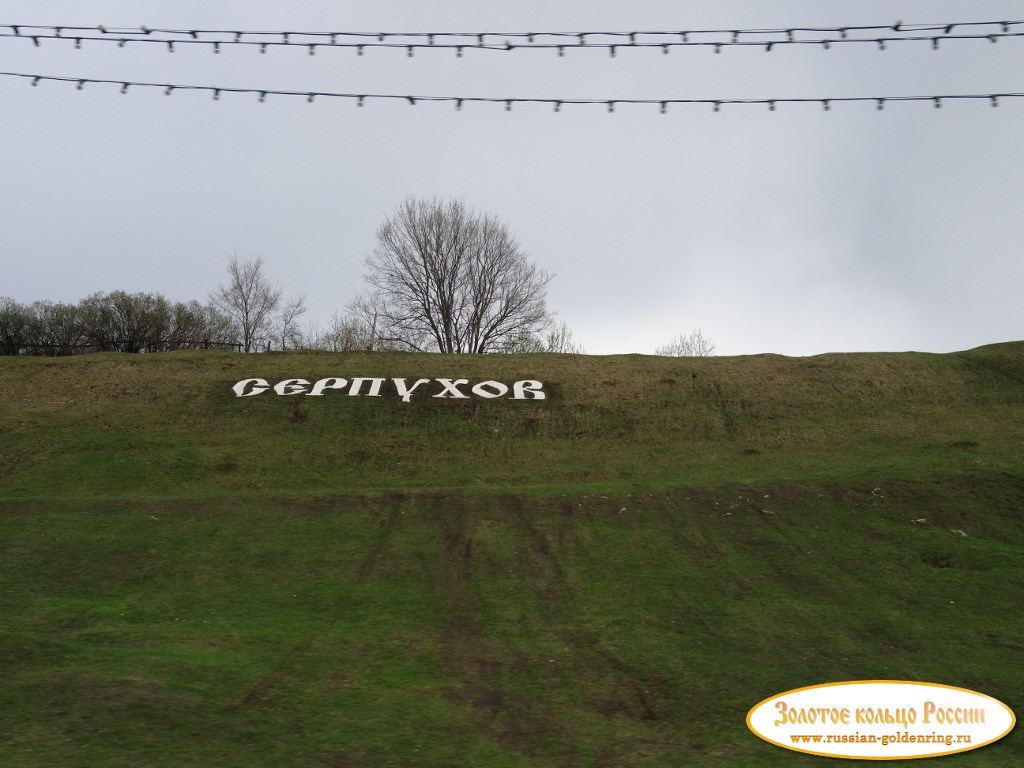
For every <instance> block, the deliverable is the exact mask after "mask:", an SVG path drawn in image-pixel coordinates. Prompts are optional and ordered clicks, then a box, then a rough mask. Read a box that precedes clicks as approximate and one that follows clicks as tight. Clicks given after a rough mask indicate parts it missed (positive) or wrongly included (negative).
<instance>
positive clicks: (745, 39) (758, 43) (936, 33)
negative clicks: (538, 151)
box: [0, 21, 1024, 57]
mask: <svg viewBox="0 0 1024 768" xmlns="http://www.w3.org/2000/svg"><path fill="white" fill-rule="evenodd" d="M1020 24H1024V22H1019V21H1006V22H962V23H958V24H945V25H912V26H900V27H899V28H898V29H897V28H896V27H895V26H889V27H879V26H870V27H836V28H820V29H815V28H810V27H805V28H799V27H798V28H790V29H786V30H732V31H731V32H729V33H728V34H729V35H731V37H730V38H728V39H722V40H693V39H691V37H690V36H691V35H696V34H707V33H709V32H714V33H720V32H722V31H721V30H717V31H696V32H629V33H626V32H582V33H556V32H544V33H508V34H495V33H472V34H462V33H451V32H438V33H420V32H410V33H395V32H380V33H376V34H370V33H360V32H228V31H225V30H188V31H182V30H151V29H148V28H143V30H144V31H143V32H133V31H128V32H125V31H116V32H115V31H113V30H109V29H107V28H105V27H100V28H98V31H100V32H101V34H100V35H99V36H96V34H95V32H96V31H97V28H93V27H34V26H26V25H18V24H6V25H0V28H4V27H6V28H9V29H10V30H11V32H7V33H0V39H2V38H8V39H9V38H18V39H24V40H30V41H32V43H33V44H34V45H36V46H39V45H41V43H40V41H42V40H66V41H68V42H73V43H74V45H75V47H76V48H81V47H82V44H83V43H85V42H99V43H116V44H117V45H118V46H119V47H122V48H123V47H125V46H126V45H127V44H128V43H150V44H158V45H165V46H167V50H168V51H169V52H171V53H173V52H174V51H175V46H176V45H201V46H209V47H210V48H211V49H212V50H213V52H214V53H220V51H221V48H222V46H229V45H236V46H247V47H254V46H255V47H258V48H259V50H260V52H261V53H266V52H267V50H268V49H269V48H272V47H300V48H306V49H307V50H308V52H309V54H310V55H313V54H314V53H316V51H317V50H318V49H320V48H347V49H355V50H356V52H357V53H358V54H360V55H362V54H363V53H364V51H365V50H366V49H372V48H385V49H404V50H406V52H407V54H408V55H409V56H412V55H413V52H414V51H415V50H418V49H422V48H433V49H442V50H455V52H456V54H457V55H458V56H462V54H463V52H464V51H466V50H485V51H512V50H520V49H535V50H557V51H558V54H559V55H560V56H564V55H565V52H566V51H567V50H572V49H581V48H588V49H591V50H593V49H598V50H600V49H606V50H608V52H609V54H610V55H611V56H613V57H614V56H615V54H616V51H617V50H618V49H620V48H636V49H645V48H660V49H661V50H662V51H663V52H664V53H668V52H669V51H670V50H671V49H672V48H711V49H713V50H714V51H715V52H716V53H720V52H721V50H722V49H723V48H729V47H759V48H763V49H764V50H765V51H769V52H770V51H771V50H772V49H773V48H774V47H776V46H786V45H798V46H799V45H803V46H807V45H811V46H816V47H817V46H820V47H821V48H823V49H825V50H828V49H829V48H831V47H832V46H833V45H842V44H853V43H868V44H871V45H874V46H877V48H878V49H879V50H885V48H886V45H887V44H888V43H901V42H930V43H931V46H932V48H933V49H935V50H938V49H939V48H940V42H941V41H943V40H953V41H956V40H988V41H989V42H992V43H995V42H998V41H999V39H1000V38H1016V37H1024V32H1016V31H1015V32H1011V31H1010V29H1011V28H1016V26H1017V25H1020ZM981 25H989V26H995V25H997V26H998V27H999V28H1000V29H1001V30H1002V31H1001V32H988V33H973V34H952V32H953V30H954V29H955V28H957V27H976V26H981ZM808 30H813V31H814V32H815V33H816V34H818V35H819V36H818V37H815V38H813V39H806V38H800V37H797V36H796V34H797V33H798V32H802V31H808ZM850 31H873V32H878V31H886V32H889V33H890V34H882V35H873V36H870V37H864V36H855V37H850V36H849V32H850ZM893 31H896V32H899V33H901V34H896V35H894V34H891V32H893ZM66 32H71V33H72V34H71V35H70V36H68V35H66V34H65V33H66ZM80 32H89V33H91V34H89V35H86V34H79V33H80ZM823 32H831V33H834V36H833V37H821V36H820V35H821V34H822V33H823ZM903 32H913V33H914V34H902V33H903ZM922 32H928V33H929V34H921V33H922ZM224 34H231V35H233V36H234V37H232V38H228V39H208V36H209V35H224ZM766 34H778V35H785V37H784V38H783V39H765V38H764V35H766ZM154 35H164V37H159V36H154ZM166 35H179V36H181V37H180V39H177V38H174V39H172V38H167V37H166ZM750 35H760V36H761V37H759V38H758V39H750ZM243 36H247V37H250V38H254V37H269V38H272V39H247V40H243V39H242V38H243ZM653 36H659V37H661V38H662V39H659V40H649V39H648V40H645V39H643V38H645V37H647V38H650V37H653ZM296 37H301V38H306V39H304V40H296V39H295V38H296ZM460 37H461V38H462V39H461V40H460V41H458V42H444V43H438V42H436V38H443V39H448V38H460ZM495 37H497V38H505V40H504V42H500V43H499V42H489V41H488V38H495ZM539 37H554V38H556V39H558V40H559V42H537V38H539ZM594 37H613V38H615V40H616V42H608V41H604V40H601V41H597V42H595V41H594V40H593V39H591V38H594ZM310 38H313V39H314V41H313V42H310V40H309V39H310ZM324 38H327V39H324ZM339 38H341V41H340V42H339ZM353 38H355V39H359V38H372V40H370V41H369V42H367V41H362V42H351V40H352V39H353ZM396 38H404V39H405V41H403V42H387V40H389V39H391V40H394V39H396ZM524 38H525V39H527V41H528V42H526V43H522V42H517V43H512V42H511V40H512V39H517V40H520V39H524ZM623 38H626V39H627V41H625V42H620V40H622V39H623ZM664 38H669V39H664ZM424 39H425V40H426V42H419V41H422V40H424ZM565 39H571V40H574V41H575V42H565ZM409 40H413V41H417V42H409ZM472 41H475V42H472Z"/></svg>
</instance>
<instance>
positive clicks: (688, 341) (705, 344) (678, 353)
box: [654, 328, 715, 357]
mask: <svg viewBox="0 0 1024 768" xmlns="http://www.w3.org/2000/svg"><path fill="white" fill-rule="evenodd" d="M654 354H656V355H663V356H666V357H711V356H713V355H714V354H715V343H714V342H713V341H711V339H709V338H708V337H707V336H705V335H704V334H703V333H701V330H700V328H698V329H697V330H695V331H691V332H690V333H688V334H683V333H681V334H679V335H678V336H677V337H676V338H674V339H673V340H672V341H670V342H669V343H668V344H665V345H664V346H661V347H658V348H657V349H655V350H654Z"/></svg>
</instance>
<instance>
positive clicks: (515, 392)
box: [231, 376, 547, 403]
mask: <svg viewBox="0 0 1024 768" xmlns="http://www.w3.org/2000/svg"><path fill="white" fill-rule="evenodd" d="M407 381H408V380H407V379H404V378H398V379H386V378H374V377H362V376H360V377H356V378H353V379H343V378H341V377H336V376H332V377H328V378H326V379H319V380H318V381H315V382H313V383H312V384H310V382H309V381H308V380H306V379H282V380H281V381H279V382H277V383H276V384H271V383H270V382H268V381H267V380H266V379H256V378H254V379H242V380H241V381H239V382H237V383H236V384H235V385H234V386H232V387H231V389H232V390H233V391H234V393H235V396H236V397H254V396H256V395H262V394H263V393H264V392H268V391H273V392H274V393H275V394H276V395H279V396H282V397H293V396H295V395H303V396H305V397H323V396H324V395H326V394H327V393H328V391H331V392H339V393H346V394H348V395H352V396H360V395H363V396H366V397H384V393H387V394H389V395H395V396H397V397H398V398H399V399H401V401H402V402H403V403H408V402H409V401H410V400H412V396H413V394H415V393H417V392H419V393H420V394H422V395H423V396H424V397H440V398H451V399H455V400H469V399H471V398H472V397H473V396H476V397H480V398H483V399H485V400H493V399H494V398H498V397H505V396H506V395H508V397H507V398H506V399H508V400H545V399H547V394H546V393H545V392H544V385H543V384H542V383H541V382H539V381H535V380H533V379H525V380H523V381H517V382H515V383H513V384H512V386H511V387H510V386H509V385H508V384H504V383H502V382H500V381H490V380H488V381H481V382H478V383H476V384H473V385H472V386H470V381H469V379H442V378H438V379H416V381H414V382H413V383H412V384H408V383H406V382H407ZM509 392H511V393H512V394H511V395H509V394H508V393H509Z"/></svg>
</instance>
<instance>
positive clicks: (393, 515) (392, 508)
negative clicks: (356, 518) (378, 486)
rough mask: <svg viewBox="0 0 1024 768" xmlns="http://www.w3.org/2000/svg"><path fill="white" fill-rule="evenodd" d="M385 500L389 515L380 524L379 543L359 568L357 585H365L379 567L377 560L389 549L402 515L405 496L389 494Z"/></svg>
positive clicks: (372, 548) (367, 554)
mask: <svg viewBox="0 0 1024 768" xmlns="http://www.w3.org/2000/svg"><path fill="white" fill-rule="evenodd" d="M385 500H386V502H387V504H388V511H387V515H386V516H385V517H384V518H383V519H382V520H381V522H380V527H381V532H380V535H379V536H378V537H377V541H376V542H375V543H374V545H373V546H372V547H371V548H370V551H369V552H367V553H366V557H365V558H363V562H362V564H361V565H360V566H359V573H358V575H357V577H356V583H357V584H363V583H364V582H365V581H366V580H367V579H368V578H370V576H371V575H372V574H373V569H374V566H376V565H377V558H379V557H380V556H381V555H382V554H383V553H384V550H385V549H387V547H388V543H389V542H390V541H391V534H392V533H394V531H395V526H396V525H397V524H398V518H399V517H400V516H401V514H402V502H403V501H404V500H405V494H403V493H389V494H388V495H387V496H386V497H385Z"/></svg>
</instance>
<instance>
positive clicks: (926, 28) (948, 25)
mask: <svg viewBox="0 0 1024 768" xmlns="http://www.w3.org/2000/svg"><path fill="white" fill-rule="evenodd" d="M1021 24H1024V21H958V22H941V23H934V22H933V23H927V24H904V23H903V22H902V21H897V22H895V23H894V24H869V25H846V26H839V27H799V26H793V27H776V28H753V29H689V30H682V31H677V30H672V31H666V30H658V31H640V30H635V31H632V32H278V31H263V32H258V31H253V30H241V31H240V30H230V29H163V28H149V27H146V26H141V27H138V28H120V27H119V28H110V27H106V26H104V25H102V24H99V25H96V26H93V27H75V26H50V25H46V26H40V25H32V24H0V27H9V28H11V29H12V30H13V31H14V32H15V34H20V31H21V30H52V31H54V32H55V34H56V35H58V36H62V33H64V32H86V31H90V32H91V31H94V30H95V31H97V32H100V33H102V34H104V35H121V36H123V35H136V34H141V35H152V34H167V35H183V36H189V37H191V38H193V39H196V38H197V37H198V36H199V35H234V36H235V37H236V38H241V37H242V36H263V37H282V38H291V37H335V38H337V37H362V38H378V39H379V40H381V39H385V38H388V37H403V38H417V37H421V38H427V39H428V44H429V41H430V40H434V39H436V38H441V37H460V38H481V37H485V38H486V37H502V38H519V39H526V40H528V41H529V42H533V40H534V39H536V38H538V37H554V38H577V39H584V40H585V39H587V38H590V37H598V36H604V37H619V38H622V37H627V38H629V39H630V40H632V39H634V38H635V37H637V36H641V35H643V36H680V35H705V34H707V35H731V36H732V37H733V38H738V37H740V36H748V35H786V36H787V37H792V36H794V35H796V34H797V33H804V32H809V33H813V34H826V33H829V34H836V35H840V36H841V37H846V36H847V35H849V34H850V33H851V32H854V33H860V32H872V33H874V32H884V31H892V32H910V33H917V32H938V31H943V32H944V33H945V34H950V33H951V32H952V31H953V29H955V28H957V27H982V26H989V27H991V26H997V27H999V28H1001V29H1002V31H1003V32H1009V28H1010V27H1011V26H1016V25H1021Z"/></svg>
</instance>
